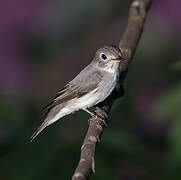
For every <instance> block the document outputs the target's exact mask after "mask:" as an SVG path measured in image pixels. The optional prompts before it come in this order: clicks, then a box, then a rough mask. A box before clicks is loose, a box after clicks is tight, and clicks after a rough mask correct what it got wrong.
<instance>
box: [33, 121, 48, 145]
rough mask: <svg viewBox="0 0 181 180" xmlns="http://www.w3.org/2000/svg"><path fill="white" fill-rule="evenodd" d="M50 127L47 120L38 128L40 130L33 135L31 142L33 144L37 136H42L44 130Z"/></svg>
mask: <svg viewBox="0 0 181 180" xmlns="http://www.w3.org/2000/svg"><path fill="white" fill-rule="evenodd" d="M47 126H48V123H47V121H46V120H45V121H44V122H43V123H42V124H41V125H40V127H38V129H37V130H36V131H35V132H34V133H33V135H32V136H31V137H30V141H31V142H32V141H33V140H34V139H35V138H36V136H38V134H40V132H41V131H43V129H45V128H46V127H47Z"/></svg>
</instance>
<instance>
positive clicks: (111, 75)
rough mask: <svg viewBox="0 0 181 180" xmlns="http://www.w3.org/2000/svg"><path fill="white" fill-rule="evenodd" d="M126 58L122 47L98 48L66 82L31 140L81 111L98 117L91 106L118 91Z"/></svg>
mask: <svg viewBox="0 0 181 180" xmlns="http://www.w3.org/2000/svg"><path fill="white" fill-rule="evenodd" d="M123 60H124V58H123V55H122V52H121V50H120V49H119V48H118V47H117V46H115V45H109V46H104V47H102V48H100V49H98V50H97V51H96V53H95V55H94V58H93V60H92V61H91V62H90V64H88V65H87V66H86V67H85V68H84V69H83V70H82V71H81V72H80V73H79V74H78V75H77V76H76V77H75V78H74V79H73V80H72V81H70V82H69V83H68V84H66V85H65V86H64V88H63V89H61V90H60V91H59V92H58V93H57V95H56V96H55V98H54V99H53V100H52V101H51V102H50V103H49V104H48V105H47V106H46V107H45V108H44V109H43V111H44V112H47V115H46V118H45V120H44V121H43V123H42V124H41V125H40V126H39V128H38V129H37V130H36V131H35V132H34V133H33V135H32V136H31V138H30V139H31V140H30V141H33V140H34V139H35V137H37V135H38V134H40V132H41V131H43V130H44V129H45V128H46V127H47V126H49V125H50V124H52V123H54V122H56V121H57V120H59V119H60V118H62V117H64V116H66V115H68V114H72V113H74V112H76V111H78V110H83V111H85V112H87V113H89V114H90V115H91V116H96V115H95V114H94V113H93V112H90V111H89V110H88V108H90V107H93V106H95V105H97V104H99V103H100V102H102V101H104V100H105V99H106V98H107V97H108V96H109V95H110V94H111V92H112V91H113V90H114V88H115V87H116V85H117V83H118V81H119V77H120V63H121V62H122V61H123Z"/></svg>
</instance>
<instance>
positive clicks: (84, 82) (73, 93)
mask: <svg viewBox="0 0 181 180" xmlns="http://www.w3.org/2000/svg"><path fill="white" fill-rule="evenodd" d="M101 79H102V74H101V73H99V72H97V71H96V72H94V73H91V76H84V77H82V78H79V77H78V76H77V78H75V79H74V80H73V81H71V82H70V83H68V84H67V85H66V86H65V87H64V88H63V89H61V91H59V92H58V93H57V95H56V96H55V98H54V100H53V101H52V102H50V103H49V104H48V105H47V106H46V107H45V108H43V110H42V111H43V112H49V111H50V110H51V109H52V108H53V107H55V106H56V105H58V104H62V103H64V102H67V101H69V100H71V99H73V98H75V97H76V98H80V97H81V96H83V95H85V94H87V93H89V92H91V91H92V90H94V89H95V88H96V87H97V86H98V84H99V82H100V81H101Z"/></svg>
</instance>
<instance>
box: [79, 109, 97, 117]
mask: <svg viewBox="0 0 181 180" xmlns="http://www.w3.org/2000/svg"><path fill="white" fill-rule="evenodd" d="M82 110H83V111H85V112H87V113H89V114H90V115H91V116H92V117H95V116H96V114H94V113H92V112H90V111H89V110H87V109H86V108H83V109H82Z"/></svg>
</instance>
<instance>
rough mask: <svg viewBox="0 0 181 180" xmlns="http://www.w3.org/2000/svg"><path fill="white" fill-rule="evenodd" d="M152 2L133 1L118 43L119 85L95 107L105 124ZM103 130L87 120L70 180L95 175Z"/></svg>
mask: <svg viewBox="0 0 181 180" xmlns="http://www.w3.org/2000/svg"><path fill="white" fill-rule="evenodd" d="M151 2H152V0H133V2H132V4H131V7H130V11H129V18H128V24H127V27H126V30H125V32H124V34H123V37H122V39H121V41H120V43H119V48H120V49H121V51H122V53H123V56H124V58H125V59H126V60H125V61H124V64H121V66H120V71H121V78H120V83H119V85H118V86H117V88H116V89H115V90H114V91H113V93H112V94H111V95H110V96H109V97H108V98H107V99H106V100H105V101H104V102H102V103H101V104H98V105H97V106H96V109H95V112H96V114H97V115H98V116H99V117H104V119H105V122H106V124H108V122H109V113H110V110H111V106H112V104H113V103H114V101H115V100H116V99H117V98H119V97H121V96H123V94H124V91H123V81H124V79H125V77H126V74H127V72H128V66H129V64H130V63H131V61H132V58H133V56H134V53H135V51H136V48H137V44H138V42H139V40H140V37H141V34H142V32H143V27H144V22H145V19H146V15H147V13H148V9H149V7H150V5H151ZM104 128H105V123H103V121H101V119H99V118H98V119H95V118H92V119H90V120H89V127H88V130H87V133H86V136H85V139H84V142H83V145H82V148H81V155H80V161H79V163H78V166H77V168H76V170H75V173H74V175H73V177H72V180H86V179H87V178H88V176H89V175H90V173H91V172H93V173H95V160H94V156H95V151H96V147H97V144H98V143H99V141H100V139H101V136H102V133H103V131H104Z"/></svg>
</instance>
